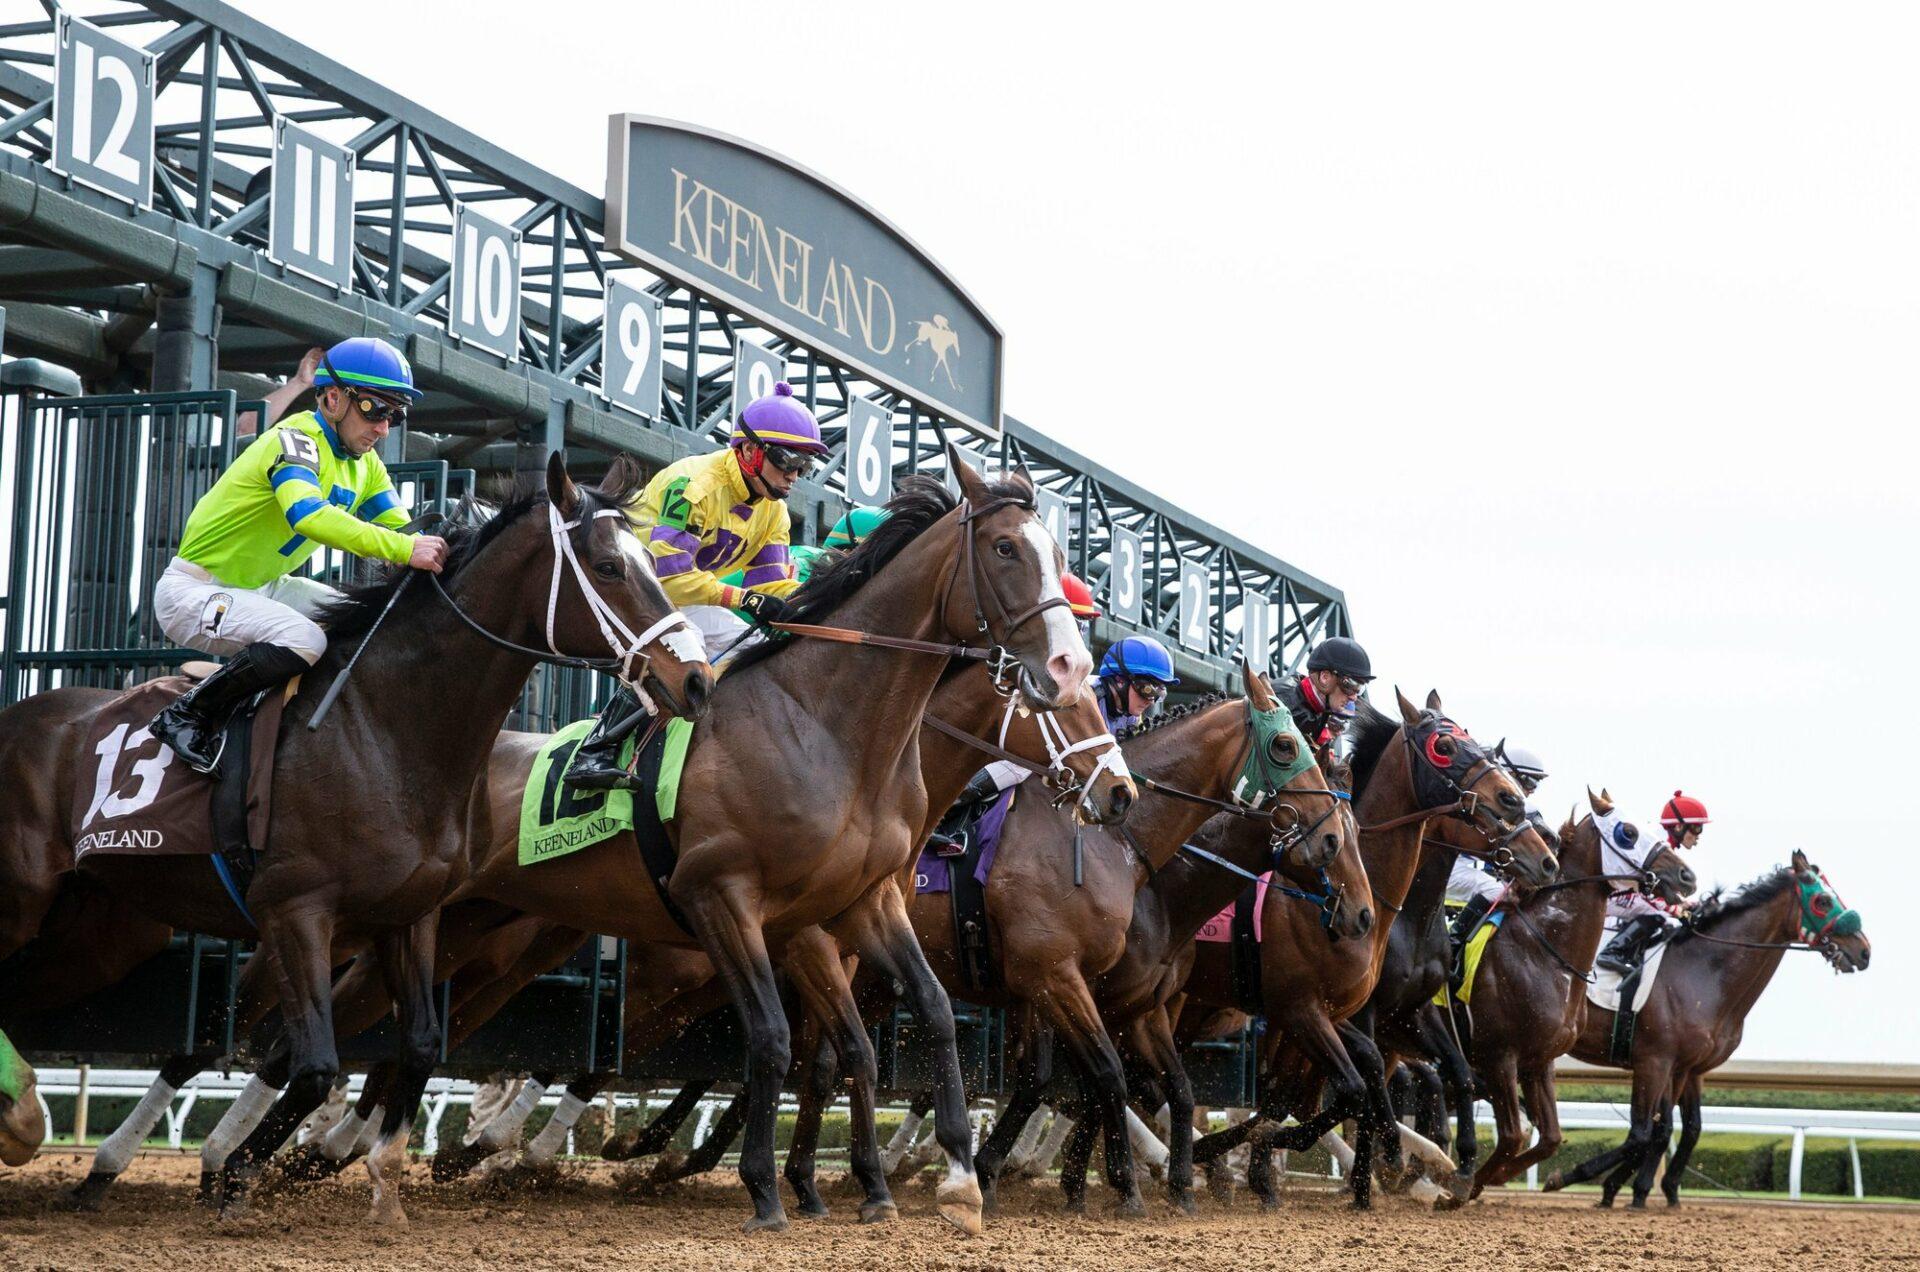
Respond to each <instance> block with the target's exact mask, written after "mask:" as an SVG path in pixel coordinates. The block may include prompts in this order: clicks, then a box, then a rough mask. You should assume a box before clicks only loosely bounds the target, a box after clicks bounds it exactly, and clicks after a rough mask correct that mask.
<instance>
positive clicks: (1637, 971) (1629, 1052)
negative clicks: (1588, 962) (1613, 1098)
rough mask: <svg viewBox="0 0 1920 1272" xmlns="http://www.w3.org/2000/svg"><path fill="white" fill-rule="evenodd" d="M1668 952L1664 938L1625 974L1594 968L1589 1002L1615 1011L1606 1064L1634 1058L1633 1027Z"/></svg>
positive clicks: (1606, 1009) (1621, 1062)
mask: <svg viewBox="0 0 1920 1272" xmlns="http://www.w3.org/2000/svg"><path fill="white" fill-rule="evenodd" d="M1666 955H1667V942H1666V941H1665V940H1664V939H1663V940H1661V941H1660V942H1659V943H1658V944H1657V945H1655V946H1654V947H1653V948H1652V949H1651V950H1648V951H1647V953H1646V955H1645V957H1643V958H1642V959H1641V960H1640V961H1639V962H1638V963H1636V964H1635V965H1634V968H1633V970H1632V971H1630V972H1628V973H1627V974H1626V975H1625V976H1622V975H1620V974H1619V973H1618V972H1613V971H1609V970H1607V969H1606V968H1604V967H1600V968H1595V969H1594V978H1593V983H1592V984H1590V985H1588V986H1587V1001H1588V1002H1590V1003H1592V1004H1593V1005H1594V1006H1595V1007H1598V1008H1600V1009H1601V1010H1603V1011H1610V1012H1612V1013H1613V1029H1612V1031H1611V1032H1610V1033H1609V1034H1608V1035H1607V1063H1608V1064H1613V1065H1619V1066H1621V1067H1623V1068H1624V1067H1627V1066H1629V1065H1630V1064H1631V1063H1632V1060H1633V1034H1634V1028H1635V1026H1636V1024H1637V1022H1638V1021H1639V1018H1640V1010H1641V1008H1643V1007H1645V1006H1646V1005H1647V999H1648V998H1649V997H1651V996H1652V994H1653V983H1654V981H1655V979H1656V978H1657V977H1658V976H1659V975H1660V964H1661V963H1662V962H1663V961H1665V959H1666Z"/></svg>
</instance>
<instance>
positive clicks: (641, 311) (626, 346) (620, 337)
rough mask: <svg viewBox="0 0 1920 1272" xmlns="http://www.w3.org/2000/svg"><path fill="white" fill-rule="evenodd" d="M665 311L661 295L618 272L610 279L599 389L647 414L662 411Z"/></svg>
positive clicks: (617, 402)
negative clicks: (650, 292) (627, 280)
mask: <svg viewBox="0 0 1920 1272" xmlns="http://www.w3.org/2000/svg"><path fill="white" fill-rule="evenodd" d="M661 313H662V306H661V302H660V298H659V297H657V296H649V295H648V294H647V293H646V292H644V291H642V290H641V289H640V288H638V287H635V286H634V285H633V284H632V283H623V282H621V281H620V280H619V279H617V278H609V279H608V280H607V314H606V317H605V318H604V319H602V320H601V328H600V330H601V370H600V395H601V396H602V397H604V398H606V399H607V401H609V402H611V403H613V404H614V405H615V406H618V407H623V408H625V409H626V410H629V411H632V412H633V413H634V414H636V415H644V416H646V417H647V418H648V419H653V418H655V417H657V416H658V415H659V414H660V359H661V353H662V340H661V329H660V315H661Z"/></svg>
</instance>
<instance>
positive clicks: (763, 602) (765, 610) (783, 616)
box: [740, 592, 793, 626]
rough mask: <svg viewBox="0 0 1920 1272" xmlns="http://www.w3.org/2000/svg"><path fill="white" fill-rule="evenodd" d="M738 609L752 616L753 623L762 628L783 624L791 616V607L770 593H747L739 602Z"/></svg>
mask: <svg viewBox="0 0 1920 1272" xmlns="http://www.w3.org/2000/svg"><path fill="white" fill-rule="evenodd" d="M740 608H741V609H743V610H745V611H746V612H747V613H748V614H750V615H752V616H753V621H754V622H756V623H759V624H761V625H762V626H764V625H766V624H768V623H784V622H786V621H788V619H789V618H791V617H792V615H793V606H791V605H789V604H787V603H786V602H785V601H783V600H781V599H780V598H779V597H777V596H775V595H773V594H772V593H770V592H748V593H747V595H746V597H745V598H744V599H743V600H742V601H741V602H740Z"/></svg>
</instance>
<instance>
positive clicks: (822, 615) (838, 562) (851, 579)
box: [720, 473, 1034, 685]
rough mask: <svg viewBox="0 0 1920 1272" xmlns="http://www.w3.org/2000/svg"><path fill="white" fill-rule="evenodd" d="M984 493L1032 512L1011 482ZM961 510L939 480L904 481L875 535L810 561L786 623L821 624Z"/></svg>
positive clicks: (763, 647)
mask: <svg viewBox="0 0 1920 1272" xmlns="http://www.w3.org/2000/svg"><path fill="white" fill-rule="evenodd" d="M987 490H988V492H989V493H990V494H991V495H992V496H993V497H994V498H995V499H1011V500H1013V501H1015V502H1016V503H1019V504H1020V505H1022V506H1024V507H1026V508H1028V509H1032V508H1033V506H1034V503H1033V495H1032V493H1031V492H1030V491H1029V490H1028V489H1027V488H1026V487H1025V486H1021V485H1018V484H1016V483H1014V482H1009V481H989V482H988V483H987ZM959 506H960V500H959V499H958V498H957V497H956V496H954V495H953V494H951V493H950V492H949V491H948V490H947V488H946V486H945V484H944V483H942V482H941V481H940V479H939V478H937V477H930V476H928V475H926V474H924V473H915V474H913V475H912V476H910V477H906V478H903V479H902V480H901V481H900V482H899V483H898V484H897V485H896V486H895V487H894V494H893V498H891V499H889V500H887V504H886V513H887V516H886V517H885V519H883V520H882V521H881V522H880V524H879V525H877V526H875V527H874V528H873V532H872V533H871V534H869V535H867V537H866V538H864V539H862V540H861V541H860V542H859V543H858V544H857V545H855V547H854V548H853V549H852V550H851V551H841V550H837V549H836V550H834V551H830V552H826V553H823V554H821V555H820V556H818V557H816V558H814V563H813V569H812V571H811V572H810V573H809V574H808V575H807V581H806V582H805V583H802V584H801V585H800V587H799V589H798V590H797V591H795V592H794V593H793V595H791V596H789V597H788V598H787V606H788V608H789V610H790V613H789V615H788V618H787V621H789V622H794V623H815V624H818V623H821V622H822V621H824V620H825V619H826V618H828V617H829V616H831V615H832V613H833V612H834V611H835V610H837V609H839V608H840V607H841V606H842V605H844V604H845V603H846V602H847V601H848V600H850V599H851V598H852V597H853V595H854V593H856V592H858V591H859V590H860V589H861V587H863V586H864V585H865V584H866V583H867V581H868V580H869V579H871V578H872V577H873V576H874V575H876V574H878V573H879V572H880V571H881V570H883V569H885V568H886V566H887V564H888V562H890V561H892V560H893V559H894V558H895V557H897V556H899V555H900V554H901V553H902V552H904V551H905V550H906V548H907V545H908V544H910V543H912V542H913V541H914V540H915V539H918V538H919V537H920V536H921V535H922V534H924V533H926V532H927V531H928V530H929V529H931V528H932V527H933V525H934V524H935V523H936V522H938V521H939V520H940V519H941V518H942V517H944V516H946V515H947V514H948V513H950V512H952V511H953V510H954V509H955V508H957V507H959ZM793 643H794V642H793V641H791V640H768V641H762V642H760V643H759V644H756V645H754V646H752V647H751V648H748V649H743V650H741V651H740V653H738V654H736V655H735V656H734V657H733V659H732V660H731V662H730V663H729V665H728V667H727V674H726V675H725V676H723V677H721V679H720V683H721V684H723V685H724V684H726V683H727V682H728V681H729V680H732V679H734V678H736V677H738V676H739V674H740V673H741V672H743V671H745V670H746V669H747V668H749V667H752V666H754V665H755V664H757V663H762V662H765V661H766V660H767V659H769V658H772V657H773V656H774V655H776V654H778V653H779V652H780V651H781V650H783V649H786V648H787V647H788V646H790V645H792V644H793Z"/></svg>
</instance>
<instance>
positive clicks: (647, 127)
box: [606, 115, 1000, 436]
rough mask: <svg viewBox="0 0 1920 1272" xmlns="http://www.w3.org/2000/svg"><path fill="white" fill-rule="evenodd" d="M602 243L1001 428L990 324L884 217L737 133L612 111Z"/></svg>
mask: <svg viewBox="0 0 1920 1272" xmlns="http://www.w3.org/2000/svg"><path fill="white" fill-rule="evenodd" d="M609 123H610V127H609V129H608V143H607V225H606V236H607V244H608V246H610V247H612V248H613V249H614V250H615V251H616V252H618V253H619V254H620V255H622V256H624V257H627V258H628V259H629V260H632V261H635V262H636V263H638V264H641V265H645V266H646V267H647V268H648V269H651V270H654V271H655V272H657V273H660V274H664V275H666V276H667V277H669V278H673V279H677V280H678V281H680V282H682V283H684V284H686V285H687V286H688V287H690V288H692V289H694V290H695V291H697V292H700V293H701V294H703V295H707V296H711V297H713V298H714V299H715V300H717V301H719V302H720V303H721V304H724V305H726V306H727V307H729V308H732V309H737V310H739V311H740V312H742V313H744V314H746V315H747V316H749V317H751V318H752V319H753V320H754V321H756V322H759V323H761V324H763V325H765V326H766V327H768V328H770V329H772V330H775V331H779V332H782V333H784V334H786V335H789V336H792V337H793V338H794V339H795V340H798V341H800V342H801V343H803V344H805V345H808V346H810V347H812V348H814V349H817V350H819V351H820V352H821V353H823V354H825V355H826V356H828V357H829V358H831V359H833V360H836V361H839V362H842V363H844V364H845V365H846V366H848V367H850V368H852V369H853V370H855V371H857V372H859V373H860V374H861V375H863V376H865V377H866V378H868V379H871V380H873V381H874V382H875V383H878V384H884V385H886V386H888V387H889V388H893V389H896V390H898V391H899V392H901V393H903V394H905V395H906V396H907V397H909V398H911V399H912V400H914V401H915V402H917V403H919V404H921V405H922V406H924V407H926V408H928V409H929V410H931V411H935V412H937V413H939V414H941V415H944V416H946V417H947V418H949V419H951V420H954V421H956V422H957V423H960V424H964V425H966V426H967V427H968V428H970V429H973V430H974V431H976V432H979V433H981V434H984V435H987V436H998V435H999V432H1000V329H999V328H998V327H996V326H995V325H994V323H993V320H992V319H991V318H988V317H987V315H986V313H985V312H984V311H982V310H981V308H980V306H979V305H977V304H975V303H974V302H973V299H972V298H971V297H969V296H968V295H967V293H966V291H965V289H963V288H962V287H961V286H960V285H959V284H958V283H956V282H954V281H953V279H952V278H950V277H949V276H948V275H947V272H946V271H945V270H943V269H941V268H940V266H939V264H938V263H937V262H935V261H934V259H933V258H932V257H931V256H928V255H927V254H926V253H925V252H924V251H922V250H921V249H920V248H919V246H918V245H916V244H915V243H914V242H913V240H912V239H910V238H908V237H907V236H906V235H905V234H903V233H901V232H900V231H899V230H898V229H897V228H895V227H894V226H893V225H892V224H891V223H889V222H888V221H887V220H886V218H885V217H882V216H881V215H880V214H879V213H877V212H875V211H874V210H873V209H872V208H870V207H868V206H867V205H866V204H864V203H862V202H861V201H860V200H858V199H856V198H854V197H853V196H852V195H851V194H848V193H847V192H846V191H844V190H842V189H840V188H839V187H838V186H836V185H834V184H833V183H832V182H830V181H828V180H826V179H825V178H823V177H821V176H819V175H818V174H816V173H813V172H809V171H808V170H807V169H805V168H803V167H801V166H800V165H799V164H797V163H794V162H793V161H792V160H790V159H784V158H782V157H781V156H779V155H776V154H774V153H772V152H771V151H768V150H763V149H761V148H760V147H758V146H755V145H753V144H752V143H750V142H745V141H740V140H738V139H737V138H733V137H728V136H724V135H722V134H720V133H716V132H709V131H707V130H706V129H703V128H696V127H694V126H692V125H690V124H682V123H675V122H673V121H671V120H665V119H652V118H648V117H646V116H643V115H615V116H613V117H612V119H611V120H610V121H609Z"/></svg>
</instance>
